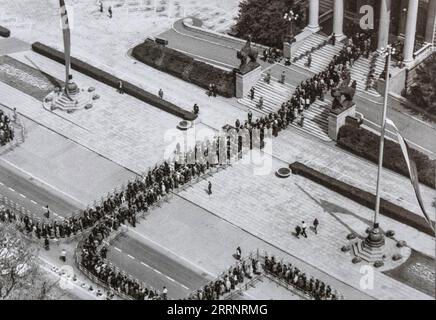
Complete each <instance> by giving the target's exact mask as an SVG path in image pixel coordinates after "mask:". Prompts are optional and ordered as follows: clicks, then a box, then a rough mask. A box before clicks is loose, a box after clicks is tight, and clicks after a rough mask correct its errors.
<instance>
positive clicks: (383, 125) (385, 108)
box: [374, 45, 392, 228]
mask: <svg viewBox="0 0 436 320" xmlns="http://www.w3.org/2000/svg"><path fill="white" fill-rule="evenodd" d="M385 52H386V53H387V56H386V69H385V94H384V101H383V115H382V122H381V133H380V152H379V158H378V174H377V191H376V200H375V213H374V228H377V227H378V215H379V213H380V193H381V180H382V173H383V156H384V145H385V132H386V116H387V111H388V97H389V83H390V66H391V55H392V47H391V46H390V45H388V47H387V48H386V51H385Z"/></svg>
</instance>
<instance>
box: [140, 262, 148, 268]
mask: <svg viewBox="0 0 436 320" xmlns="http://www.w3.org/2000/svg"><path fill="white" fill-rule="evenodd" d="M141 264H142V265H143V266H145V267H147V268H150V266H149V265H148V264H146V263H145V262H142V261H141Z"/></svg>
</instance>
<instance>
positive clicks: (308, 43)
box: [293, 33, 343, 73]
mask: <svg viewBox="0 0 436 320" xmlns="http://www.w3.org/2000/svg"><path fill="white" fill-rule="evenodd" d="M325 40H327V38H326V37H324V36H322V35H320V34H317V33H314V34H313V35H311V36H309V37H307V38H306V39H304V40H303V44H302V46H301V47H300V48H299V49H298V50H297V52H296V53H295V54H294V55H293V58H298V57H299V56H300V55H301V54H304V53H305V52H306V51H310V50H311V49H312V48H313V47H315V48H316V47H318V45H320V44H322V43H323V42H324V41H325ZM342 47H343V44H342V43H341V42H337V43H336V46H333V45H331V44H327V45H325V46H323V47H322V48H321V49H319V50H315V51H314V52H312V65H311V67H310V68H308V67H307V66H306V63H307V57H303V58H301V59H298V61H297V62H295V63H294V64H295V65H297V66H299V67H300V68H303V69H306V70H310V71H312V72H314V73H320V72H322V71H324V70H325V69H326V68H327V66H328V65H329V63H330V61H331V60H332V59H333V56H334V55H337V54H339V52H340V51H341V49H342Z"/></svg>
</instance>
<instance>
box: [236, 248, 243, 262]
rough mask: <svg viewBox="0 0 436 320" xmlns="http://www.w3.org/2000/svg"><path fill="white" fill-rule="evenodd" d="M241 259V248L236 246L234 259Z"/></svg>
mask: <svg viewBox="0 0 436 320" xmlns="http://www.w3.org/2000/svg"><path fill="white" fill-rule="evenodd" d="M241 257H242V250H241V247H239V246H238V247H237V248H236V259H238V260H240V259H241Z"/></svg>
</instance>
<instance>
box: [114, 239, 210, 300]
mask: <svg viewBox="0 0 436 320" xmlns="http://www.w3.org/2000/svg"><path fill="white" fill-rule="evenodd" d="M107 259H108V260H109V261H111V262H112V263H113V264H114V265H115V266H117V267H118V268H120V269H121V270H124V271H125V272H127V273H128V274H130V275H131V276H132V277H134V278H136V279H138V280H139V281H142V282H144V283H145V284H146V285H147V286H148V287H151V288H154V289H156V290H159V291H161V292H162V288H163V287H164V286H166V287H167V289H168V297H169V298H171V299H182V298H186V297H187V296H188V294H189V293H191V292H192V291H194V290H196V289H199V288H200V287H202V286H204V285H205V284H207V283H208V282H209V279H208V278H207V277H206V276H205V275H202V274H199V273H197V272H196V271H194V270H192V269H189V268H188V267H186V266H185V265H183V264H181V263H180V262H178V261H176V260H174V259H173V258H171V257H168V256H166V255H164V254H163V253H161V252H160V251H158V250H156V249H154V248H153V247H152V246H150V245H149V244H147V243H144V242H140V241H138V240H137V239H134V238H132V237H130V236H129V235H121V236H120V237H118V238H117V239H116V240H115V241H113V242H112V243H111V246H110V247H109V250H108V254H107Z"/></svg>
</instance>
